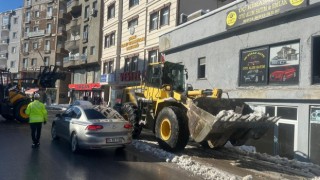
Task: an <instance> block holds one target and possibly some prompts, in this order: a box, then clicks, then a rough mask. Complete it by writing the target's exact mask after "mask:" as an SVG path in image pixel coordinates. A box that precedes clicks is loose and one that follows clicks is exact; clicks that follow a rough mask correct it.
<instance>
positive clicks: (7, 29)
mask: <svg viewBox="0 0 320 180" xmlns="http://www.w3.org/2000/svg"><path fill="white" fill-rule="evenodd" d="M9 30H10V25H4V26H2V27H1V31H9Z"/></svg>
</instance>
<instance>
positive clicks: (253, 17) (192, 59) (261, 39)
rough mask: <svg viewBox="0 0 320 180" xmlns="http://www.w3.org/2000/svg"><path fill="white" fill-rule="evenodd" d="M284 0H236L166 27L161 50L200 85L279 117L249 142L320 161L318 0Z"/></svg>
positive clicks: (291, 156) (281, 153)
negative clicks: (178, 63) (170, 27)
mask: <svg viewBox="0 0 320 180" xmlns="http://www.w3.org/2000/svg"><path fill="white" fill-rule="evenodd" d="M281 2H282V1H272V2H267V1H266V2H265V3H258V1H253V0H251V1H235V2H233V3H230V4H229V5H227V6H224V7H222V8H219V9H217V10H216V11H212V12H210V13H208V14H206V15H204V16H201V17H199V18H198V19H195V20H193V21H190V22H187V23H185V24H182V25H181V26H178V27H176V28H174V29H172V30H171V31H170V32H167V33H165V34H163V35H161V37H160V50H161V52H163V53H166V59H169V60H171V61H174V62H182V63H183V64H184V65H185V66H186V68H187V69H188V74H189V79H188V80H187V83H190V84H192V85H193V87H194V88H196V89H207V88H221V89H222V90H223V91H224V92H226V93H228V94H223V97H224V98H237V99H242V100H244V101H246V102H248V103H249V104H250V105H251V106H252V107H253V108H255V109H256V110H258V111H262V112H264V113H266V114H269V115H270V116H280V117H281V119H280V120H279V121H278V122H277V123H276V124H275V126H274V128H271V129H270V130H269V131H268V132H267V134H266V135H265V136H263V138H262V139H260V140H258V141H255V140H251V141H250V142H248V145H254V146H255V147H256V149H257V151H258V152H261V153H268V154H271V155H279V156H281V157H287V158H289V159H298V160H302V161H311V162H313V163H317V164H320V144H319V140H318V137H319V136H320V133H319V132H320V101H319V99H320V94H319V87H320V71H319V65H320V52H319V48H320V31H319V27H320V11H319V9H320V1H319V0H311V1H305V0H301V1H299V2H296V3H295V2H288V3H281ZM271 4H273V5H271ZM266 7H267V8H266ZM199 27H201V28H199ZM190 32H193V35H192V36H190Z"/></svg>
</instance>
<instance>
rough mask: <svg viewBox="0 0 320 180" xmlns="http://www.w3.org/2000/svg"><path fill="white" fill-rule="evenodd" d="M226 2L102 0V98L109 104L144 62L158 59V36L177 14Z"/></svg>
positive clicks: (134, 82)
mask: <svg viewBox="0 0 320 180" xmlns="http://www.w3.org/2000/svg"><path fill="white" fill-rule="evenodd" d="M226 2H229V1H205V0H200V1H197V3H194V1H192V0H184V1H180V0H128V1H123V0H119V1H114V0H105V1H104V9H105V14H104V26H103V36H104V38H103V39H104V42H103V50H102V57H101V61H102V62H101V74H102V75H101V81H100V83H101V85H102V89H103V91H102V92H103V94H102V95H103V97H104V100H105V101H106V102H108V103H109V104H110V105H111V106H112V105H114V103H115V102H116V100H117V99H120V98H121V96H122V89H123V88H124V87H126V86H132V85H137V84H139V83H140V76H142V75H143V74H144V71H145V67H146V65H147V63H152V62H157V61H159V60H160V54H159V35H160V34H162V33H165V32H167V31H169V30H171V29H172V28H174V27H176V26H177V25H179V24H180V19H181V18H180V17H183V18H187V16H188V15H189V17H190V18H191V17H192V15H191V13H192V12H194V11H197V10H200V11H201V12H207V11H210V10H213V9H216V8H218V7H220V6H221V5H222V4H223V3H226ZM190 15H191V16H190Z"/></svg>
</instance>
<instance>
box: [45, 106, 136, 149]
mask: <svg viewBox="0 0 320 180" xmlns="http://www.w3.org/2000/svg"><path fill="white" fill-rule="evenodd" d="M106 112H110V114H112V117H113V118H107V117H106V116H105V115H104V114H102V113H101V112H100V111H98V110H96V109H95V108H93V106H87V105H86V106H76V105H74V106H70V107H69V108H68V109H67V110H66V111H65V112H63V113H62V114H57V115H56V119H55V120H54V121H53V123H52V127H51V136H52V139H53V140H56V139H59V138H63V139H66V140H67V141H69V142H70V143H71V150H72V152H77V151H78V150H79V149H81V148H86V149H97V148H109V147H112V148H124V147H125V146H126V145H127V144H129V143H131V141H132V137H131V132H132V125H131V124H130V123H129V122H127V121H126V120H124V119H123V118H122V116H120V115H118V116H115V115H114V114H115V113H117V112H116V111H115V110H113V109H111V108H109V109H108V111H106ZM114 117H118V118H114Z"/></svg>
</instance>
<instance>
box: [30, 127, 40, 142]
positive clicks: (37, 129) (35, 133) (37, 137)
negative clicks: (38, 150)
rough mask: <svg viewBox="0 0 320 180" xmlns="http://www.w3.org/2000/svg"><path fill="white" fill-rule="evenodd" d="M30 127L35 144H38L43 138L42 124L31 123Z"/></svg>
mask: <svg viewBox="0 0 320 180" xmlns="http://www.w3.org/2000/svg"><path fill="white" fill-rule="evenodd" d="M30 127H31V138H32V141H33V144H38V143H39V140H40V136H41V127H42V123H41V122H40V123H30Z"/></svg>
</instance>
